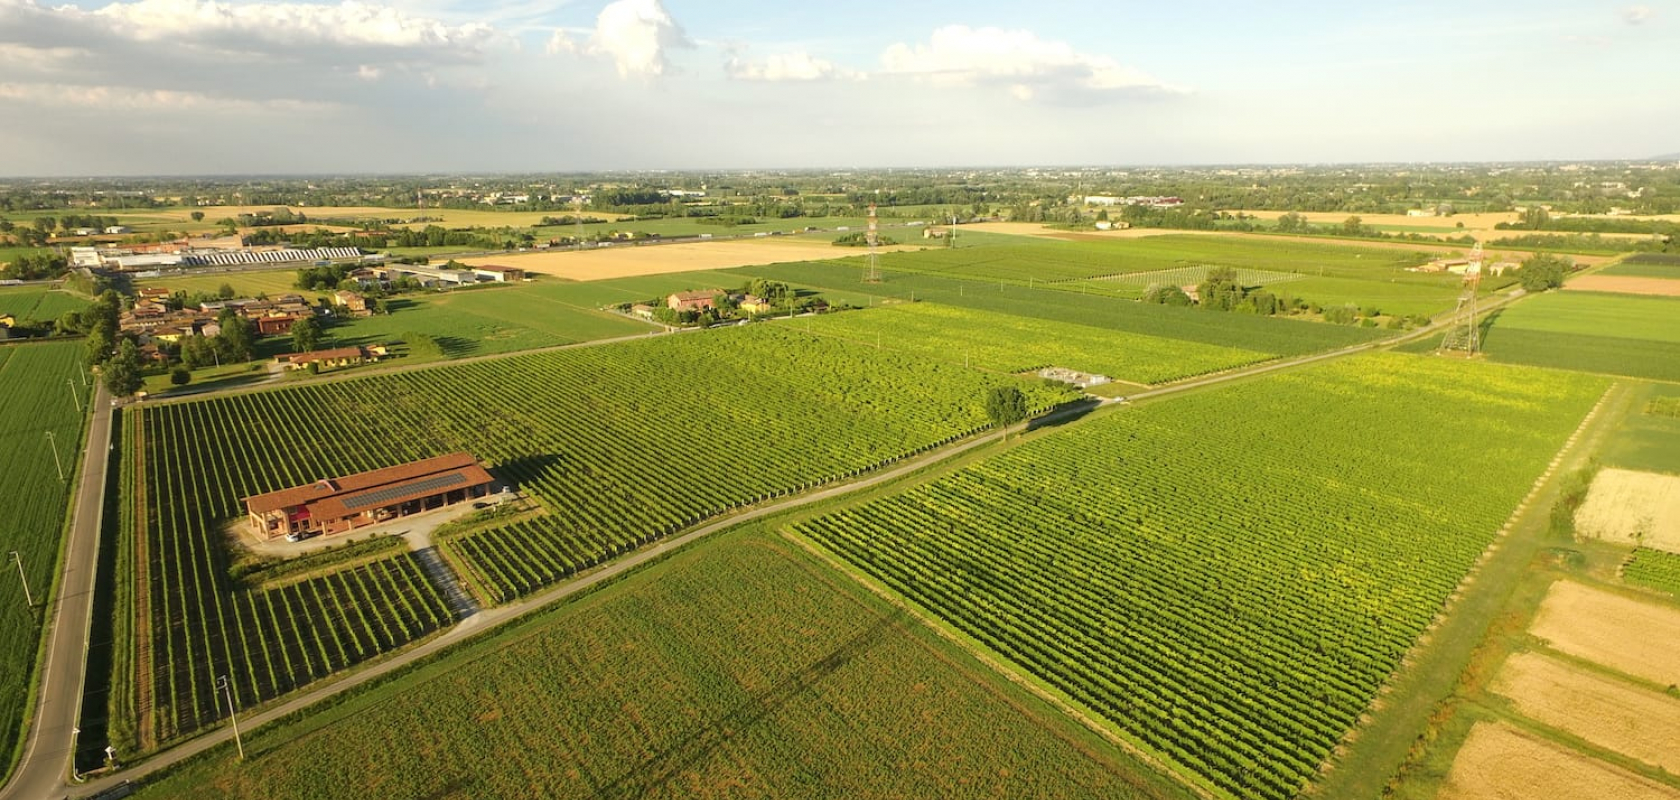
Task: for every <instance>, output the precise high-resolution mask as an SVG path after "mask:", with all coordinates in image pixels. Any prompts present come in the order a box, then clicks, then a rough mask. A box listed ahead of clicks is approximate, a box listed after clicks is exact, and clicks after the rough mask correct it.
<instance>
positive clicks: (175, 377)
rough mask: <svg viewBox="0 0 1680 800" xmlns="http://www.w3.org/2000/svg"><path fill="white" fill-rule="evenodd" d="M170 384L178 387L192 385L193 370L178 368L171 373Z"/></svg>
mask: <svg viewBox="0 0 1680 800" xmlns="http://www.w3.org/2000/svg"><path fill="white" fill-rule="evenodd" d="M169 382H170V383H171V384H174V385H176V386H186V385H187V384H189V383H192V370H189V369H187V368H186V367H176V368H175V369H173V370H171V371H170V373H169Z"/></svg>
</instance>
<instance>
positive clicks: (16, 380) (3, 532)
mask: <svg viewBox="0 0 1680 800" xmlns="http://www.w3.org/2000/svg"><path fill="white" fill-rule="evenodd" d="M81 367H82V345H81V342H55V343H51V344H28V345H11V346H7V347H0V387H4V388H0V448H3V449H4V451H5V453H6V457H5V461H4V466H3V467H0V497H4V498H6V513H5V514H3V515H0V557H3V554H6V553H10V552H12V551H14V550H15V551H17V552H18V554H19V555H20V556H21V558H22V560H23V569H24V574H25V575H26V576H27V577H28V580H29V591H30V593H31V594H32V595H33V599H34V601H35V607H34V608H31V609H29V610H27V611H25V610H24V609H25V605H24V600H25V598H24V593H23V586H22V584H21V583H20V581H19V580H18V575H17V568H16V566H15V565H14V564H13V563H12V562H11V559H10V558H7V559H6V560H5V562H3V563H0V567H3V568H4V572H3V573H0V773H5V772H9V771H10V766H11V764H12V762H13V760H14V759H15V758H16V755H17V752H18V749H17V748H18V746H19V744H20V737H19V734H20V732H21V731H20V726H21V725H22V724H23V717H24V710H25V706H26V704H27V701H28V692H29V688H30V680H31V675H32V673H33V671H34V668H35V650H36V644H37V641H38V639H39V636H40V633H41V624H42V620H43V618H44V617H45V616H46V612H45V609H46V608H48V607H49V606H48V605H47V601H48V590H49V589H50V588H51V587H52V580H53V572H54V568H55V566H56V564H57V560H58V546H59V541H60V538H61V537H60V534H61V533H62V532H63V529H64V515H65V508H66V507H67V506H68V504H69V502H70V501H69V498H70V482H69V481H61V480H59V477H58V468H57V467H56V466H55V465H54V458H53V449H52V444H53V443H52V442H49V441H48V440H47V434H49V433H50V434H52V435H53V437H54V439H55V441H56V443H57V446H58V455H59V457H60V458H61V459H62V463H63V467H64V474H65V476H66V477H70V478H72V479H73V477H74V476H75V474H76V470H77V467H78V465H79V464H80V455H81V440H82V426H83V419H84V417H83V415H82V413H80V411H79V410H78V409H77V407H76V403H77V401H76V400H72V397H71V392H74V393H75V397H77V398H79V402H80V403H81V407H82V408H86V407H87V406H88V404H89V403H90V402H92V401H91V396H92V394H93V391H92V389H91V388H85V387H83V385H82V368H81Z"/></svg>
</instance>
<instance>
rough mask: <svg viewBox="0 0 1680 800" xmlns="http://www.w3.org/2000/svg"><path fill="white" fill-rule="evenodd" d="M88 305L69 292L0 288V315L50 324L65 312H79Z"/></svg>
mask: <svg viewBox="0 0 1680 800" xmlns="http://www.w3.org/2000/svg"><path fill="white" fill-rule="evenodd" d="M87 305H88V300H87V298H85V297H83V296H81V295H78V294H72V293H70V292H64V291H57V290H52V289H38V288H33V287H31V288H0V314H12V315H15V316H16V317H17V318H18V320H19V321H22V320H26V319H33V320H38V321H40V322H51V321H53V320H56V319H58V318H59V317H61V316H63V315H64V314H65V312H67V311H79V310H81V309H83V308H86V307H87Z"/></svg>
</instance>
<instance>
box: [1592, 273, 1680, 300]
mask: <svg viewBox="0 0 1680 800" xmlns="http://www.w3.org/2000/svg"><path fill="white" fill-rule="evenodd" d="M1563 288H1565V289H1569V290H1572V291H1582V292H1616V293H1618V294H1649V295H1656V296H1657V297H1680V280H1670V279H1667V278H1636V277H1630V276H1626V275H1582V276H1580V277H1577V278H1573V279H1571V280H1570V281H1569V282H1568V283H1565V284H1564V285H1563Z"/></svg>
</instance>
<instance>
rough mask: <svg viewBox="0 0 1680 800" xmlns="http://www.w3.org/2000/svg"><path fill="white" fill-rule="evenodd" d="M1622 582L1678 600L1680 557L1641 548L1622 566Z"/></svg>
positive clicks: (1679, 592)
mask: <svg viewBox="0 0 1680 800" xmlns="http://www.w3.org/2000/svg"><path fill="white" fill-rule="evenodd" d="M1622 580H1625V581H1627V582H1628V583H1631V584H1634V585H1635V586H1644V587H1647V588H1650V589H1656V590H1657V591H1660V592H1667V593H1669V594H1671V595H1673V596H1674V597H1676V598H1680V555H1675V554H1674V553H1665V552H1663V551H1661V550H1651V549H1649V548H1644V547H1641V548H1639V549H1637V550H1634V551H1633V555H1631V556H1629V557H1628V560H1627V563H1625V564H1623V565H1622Z"/></svg>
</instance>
